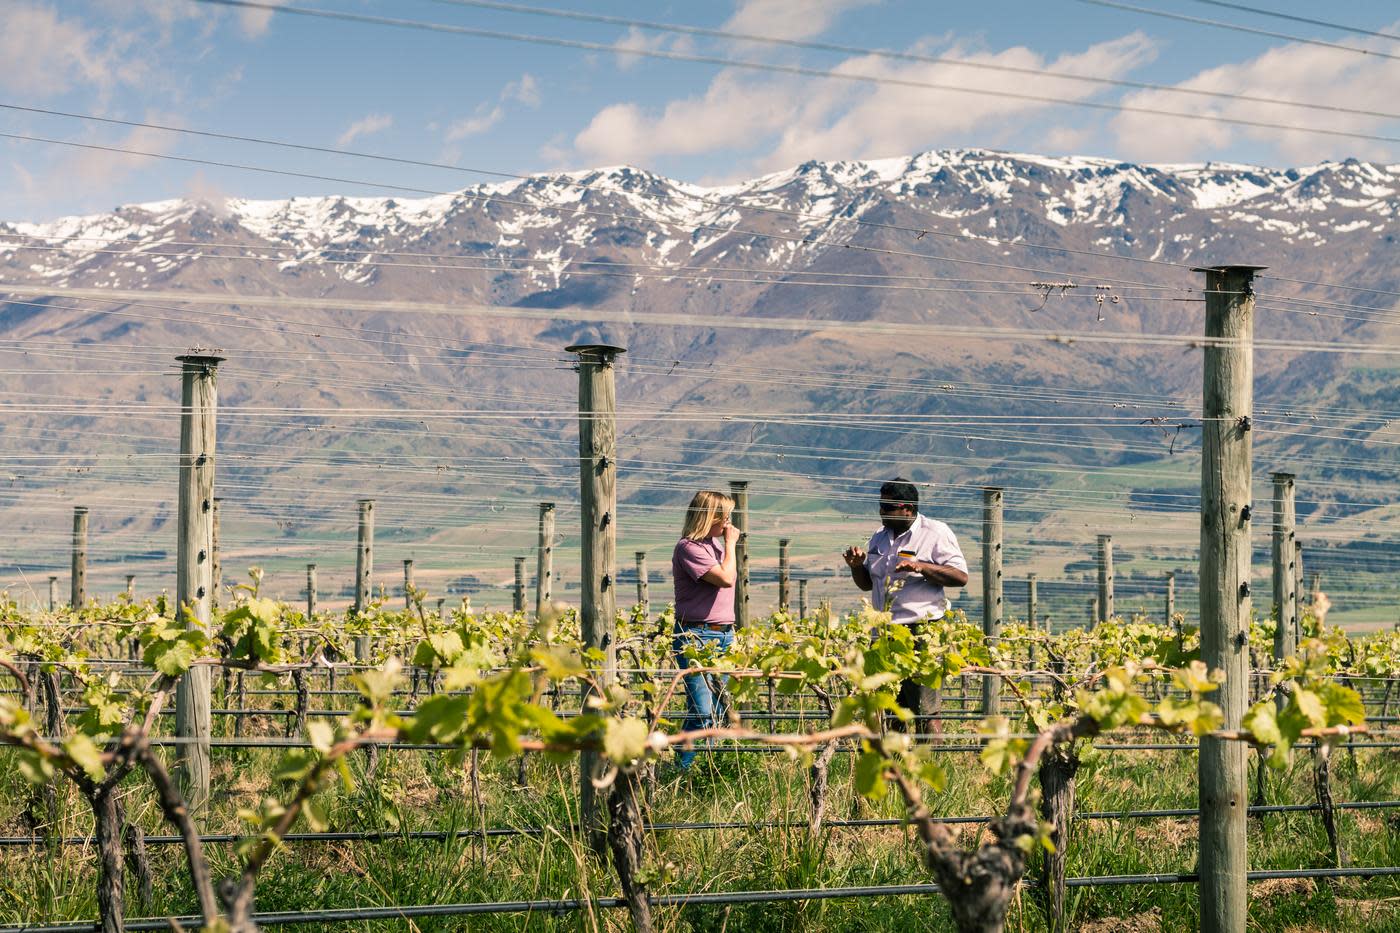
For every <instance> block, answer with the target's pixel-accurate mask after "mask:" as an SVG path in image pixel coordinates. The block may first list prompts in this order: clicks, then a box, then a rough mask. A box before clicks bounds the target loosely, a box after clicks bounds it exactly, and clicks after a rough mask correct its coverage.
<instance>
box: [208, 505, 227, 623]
mask: <svg viewBox="0 0 1400 933" xmlns="http://www.w3.org/2000/svg"><path fill="white" fill-rule="evenodd" d="M223 501H224V500H223V499H221V498H219V497H218V496H215V497H214V514H213V517H212V521H213V524H212V525H211V526H210V531H209V540H210V545H209V566H210V573H211V574H212V576H211V577H210V583H209V605H210V606H212V607H213V608H215V609H217V608H219V587H221V586H223V585H224V564H223V559H222V557H221V556H220V555H221V553H222V552H221V551H220V549H219V531H220V529H219V517H220V511H221V510H222V505H223Z"/></svg>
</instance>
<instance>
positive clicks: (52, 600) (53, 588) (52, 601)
mask: <svg viewBox="0 0 1400 933" xmlns="http://www.w3.org/2000/svg"><path fill="white" fill-rule="evenodd" d="M57 611H58V577H55V576H50V577H49V612H57Z"/></svg>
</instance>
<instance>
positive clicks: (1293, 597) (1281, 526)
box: [1269, 473, 1298, 669]
mask: <svg viewBox="0 0 1400 933" xmlns="http://www.w3.org/2000/svg"><path fill="white" fill-rule="evenodd" d="M1269 477H1270V478H1271V479H1272V480H1273V481H1274V533H1273V541H1272V544H1273V547H1272V557H1273V563H1274V574H1273V578H1274V579H1273V582H1274V618H1276V619H1277V620H1278V625H1277V626H1275V628H1274V661H1275V664H1274V667H1275V669H1277V668H1278V662H1281V661H1283V659H1284V658H1288V657H1291V656H1292V654H1293V652H1294V650H1295V649H1296V648H1297V646H1298V643H1297V632H1298V590H1297V575H1296V573H1295V561H1296V559H1297V540H1298V531H1297V527H1296V524H1297V512H1296V510H1295V507H1294V500H1293V489H1294V486H1293V479H1294V477H1293V474H1292V473H1270V474H1269Z"/></svg>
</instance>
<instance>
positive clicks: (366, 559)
mask: <svg viewBox="0 0 1400 933" xmlns="http://www.w3.org/2000/svg"><path fill="white" fill-rule="evenodd" d="M359 506H360V526H359V527H360V533H359V543H358V546H357V547H356V548H355V605H354V609H353V612H354V613H355V615H356V617H359V616H360V615H361V614H363V613H364V612H365V611H366V610H367V609H369V603H370V580H371V579H372V578H373V576H374V500H373V499H361V500H360V502H359ZM368 659H369V636H368V635H360V636H357V637H356V638H355V660H356V661H366V660H368Z"/></svg>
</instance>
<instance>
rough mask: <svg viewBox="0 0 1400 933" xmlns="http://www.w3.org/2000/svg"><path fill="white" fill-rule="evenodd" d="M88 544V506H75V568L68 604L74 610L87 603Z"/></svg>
mask: <svg viewBox="0 0 1400 933" xmlns="http://www.w3.org/2000/svg"><path fill="white" fill-rule="evenodd" d="M87 542H88V510H87V506H84V505H75V506H74V507H73V566H72V572H71V573H72V575H71V577H70V578H69V581H68V584H69V593H68V604H69V605H70V606H72V607H73V608H74V609H81V608H82V607H83V605H84V604H85V603H86V602H87Z"/></svg>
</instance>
